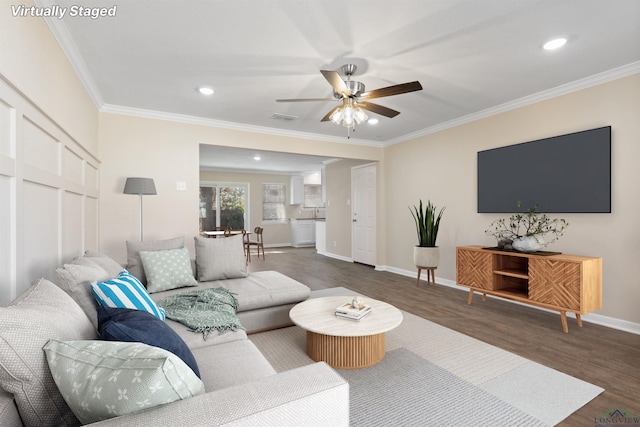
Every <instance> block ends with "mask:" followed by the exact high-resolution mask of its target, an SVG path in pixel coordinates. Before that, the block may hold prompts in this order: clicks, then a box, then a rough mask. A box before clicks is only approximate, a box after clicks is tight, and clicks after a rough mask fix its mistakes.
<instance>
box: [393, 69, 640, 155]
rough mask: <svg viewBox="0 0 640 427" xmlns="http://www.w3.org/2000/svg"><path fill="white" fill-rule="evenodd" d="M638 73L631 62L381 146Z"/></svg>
mask: <svg viewBox="0 0 640 427" xmlns="http://www.w3.org/2000/svg"><path fill="white" fill-rule="evenodd" d="M638 73H640V61H637V62H632V63H631V64H627V65H623V66H621V67H618V68H614V69H612V70H608V71H604V72H602V73H599V74H595V75H593V76H589V77H585V78H583V79H580V80H576V81H574V82H571V83H567V84H564V85H561V86H557V87H555V88H552V89H549V90H545V91H542V92H538V93H534V94H532V95H528V96H525V97H523V98H520V99H516V100H513V101H509V102H505V103H504V104H500V105H497V106H495V107H491V108H487V109H485V110H482V111H478V112H476V113H472V114H468V115H466V116H463V117H460V118H457V119H453V120H449V121H448V122H444V123H439V124H437V125H434V126H430V127H428V128H425V129H422V130H419V131H417V132H412V133H409V134H406V135H403V136H401V137H398V138H394V139H390V140H388V141H386V142H384V144H383V146H384V147H388V146H391V145H394V144H399V143H401V142H405V141H409V140H412V139H416V138H419V137H422V136H426V135H431V134H434V133H437V132H441V131H443V130H447V129H451V128H454V127H457V126H461V125H464V124H467V123H471V122H475V121H476V120H481V119H485V118H487V117H491V116H496V115H498V114H502V113H505V112H508V111H511V110H515V109H518V108H522V107H526V106H529V105H532V104H536V103H538V102H542V101H546V100H549V99H552V98H556V97H559V96H562V95H567V94H570V93H573V92H577V91H579V90H583V89H588V88H590V87H593V86H598V85H601V84H604V83H608V82H611V81H614V80H618V79H621V78H623V77H628V76H631V75H634V74H638Z"/></svg>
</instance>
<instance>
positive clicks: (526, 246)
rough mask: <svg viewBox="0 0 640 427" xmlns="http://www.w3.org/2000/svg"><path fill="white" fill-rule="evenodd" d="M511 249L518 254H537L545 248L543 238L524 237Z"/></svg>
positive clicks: (512, 245)
mask: <svg viewBox="0 0 640 427" xmlns="http://www.w3.org/2000/svg"><path fill="white" fill-rule="evenodd" d="M511 247H512V248H513V249H515V250H516V251H518V252H525V253H532V252H537V251H539V250H540V249H542V248H543V247H544V240H543V239H542V236H538V235H533V236H523V237H520V238H518V239H515V240H514V241H513V243H512V244H511Z"/></svg>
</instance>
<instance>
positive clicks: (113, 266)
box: [83, 250, 124, 279]
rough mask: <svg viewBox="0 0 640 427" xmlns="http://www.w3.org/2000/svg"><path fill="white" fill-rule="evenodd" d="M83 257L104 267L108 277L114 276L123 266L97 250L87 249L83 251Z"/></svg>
mask: <svg viewBox="0 0 640 427" xmlns="http://www.w3.org/2000/svg"><path fill="white" fill-rule="evenodd" d="M83 257H84V258H88V259H89V260H91V261H93V262H95V263H96V264H98V265H99V266H100V267H102V268H104V271H106V272H107V273H109V276H111V277H109V279H111V278H113V277H116V276H117V275H118V274H120V272H121V271H122V270H124V267H123V266H121V265H120V264H118V263H117V262H116V261H115V260H114V259H113V258H111V257H109V256H107V255H104V254H101V253H99V252H94V251H90V250H87V251H85V252H84V255H83Z"/></svg>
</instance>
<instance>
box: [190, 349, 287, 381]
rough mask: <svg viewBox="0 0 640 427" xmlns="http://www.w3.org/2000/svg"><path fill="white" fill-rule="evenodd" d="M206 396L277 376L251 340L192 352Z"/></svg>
mask: <svg viewBox="0 0 640 427" xmlns="http://www.w3.org/2000/svg"><path fill="white" fill-rule="evenodd" d="M193 357H195V358H196V361H197V362H198V366H199V367H200V374H201V378H202V382H203V383H204V389H205V390H206V391H207V392H210V391H212V390H219V389H221V388H226V387H231V386H235V385H240V384H245V383H248V382H251V381H256V380H259V379H262V378H265V377H268V376H271V375H274V374H275V373H276V371H275V369H273V367H272V366H271V365H270V364H269V362H267V359H265V357H264V356H263V355H262V353H260V350H258V348H257V347H256V346H255V344H254V343H252V342H251V341H250V340H240V341H233V342H229V343H226V344H224V345H214V346H212V347H207V348H200V349H196V350H193Z"/></svg>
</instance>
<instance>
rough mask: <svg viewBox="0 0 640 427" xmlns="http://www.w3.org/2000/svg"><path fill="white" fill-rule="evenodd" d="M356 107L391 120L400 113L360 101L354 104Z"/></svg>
mask: <svg viewBox="0 0 640 427" xmlns="http://www.w3.org/2000/svg"><path fill="white" fill-rule="evenodd" d="M356 105H358V107H360V108H364V109H365V110H368V111H371V112H373V113H377V114H380V115H381V116H385V117H389V118H393V117H395V116H397V115H398V114H400V111H396V110H392V109H391V108H387V107H383V106H382V105H378V104H373V103H371V102H365V101H360V102H358V103H356Z"/></svg>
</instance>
